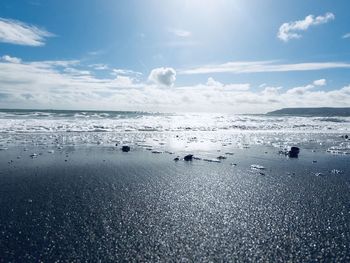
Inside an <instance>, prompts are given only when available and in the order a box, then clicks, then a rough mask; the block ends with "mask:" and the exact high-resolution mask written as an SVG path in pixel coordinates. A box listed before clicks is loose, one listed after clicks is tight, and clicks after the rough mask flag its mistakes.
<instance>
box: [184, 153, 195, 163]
mask: <svg viewBox="0 0 350 263" xmlns="http://www.w3.org/2000/svg"><path fill="white" fill-rule="evenodd" d="M192 159H193V154H188V155H186V156H185V157H184V160H185V161H187V162H188V161H192Z"/></svg>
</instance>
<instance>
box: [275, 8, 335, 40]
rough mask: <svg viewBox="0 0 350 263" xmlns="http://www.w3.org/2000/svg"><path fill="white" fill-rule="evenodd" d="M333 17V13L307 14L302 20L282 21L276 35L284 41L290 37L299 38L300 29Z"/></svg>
mask: <svg viewBox="0 0 350 263" xmlns="http://www.w3.org/2000/svg"><path fill="white" fill-rule="evenodd" d="M334 19H335V15H334V14H333V13H326V14H325V15H324V16H317V17H315V16H313V15H308V16H307V17H305V19H304V20H298V21H294V22H289V23H284V24H282V25H281V26H280V28H279V31H278V34H277V37H278V38H279V39H281V40H283V41H285V42H288V41H289V40H291V39H297V38H301V34H300V33H299V32H300V31H306V30H307V29H308V28H309V27H310V26H317V25H321V24H325V23H328V22H329V21H332V20H334Z"/></svg>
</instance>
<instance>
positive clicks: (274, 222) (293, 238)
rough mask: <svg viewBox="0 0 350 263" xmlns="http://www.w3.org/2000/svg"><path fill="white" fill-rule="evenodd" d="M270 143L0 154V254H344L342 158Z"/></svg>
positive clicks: (164, 257)
mask: <svg viewBox="0 0 350 263" xmlns="http://www.w3.org/2000/svg"><path fill="white" fill-rule="evenodd" d="M265 151H268V153H267V154H266V153H265ZM33 152H36V153H40V152H42V153H43V154H42V155H39V156H38V157H36V158H33V159H32V158H30V157H29V155H30V154H31V153H33ZM277 152H278V151H277V150H276V149H275V148H263V147H257V148H251V149H241V150H236V151H235V154H234V155H233V156H227V157H228V158H227V159H226V160H223V161H222V162H221V163H208V162H204V161H199V160H194V161H193V162H184V161H179V162H174V161H173V158H174V157H175V156H174V155H169V154H152V153H150V152H148V151H145V150H140V149H139V150H133V151H131V152H129V153H122V152H121V151H120V149H119V148H116V147H98V146H94V147H77V148H73V147H65V148H63V149H62V150H56V151H55V153H53V154H50V153H48V152H47V150H40V149H31V148H28V151H23V147H13V148H10V149H8V150H4V151H0V168H1V169H0V207H1V213H0V252H1V253H0V257H1V262H9V261H12V262H39V261H45V262H53V261H58V260H61V261H67V262H74V261H89V262H96V261H99V260H100V261H102V262H108V261H109V262H116V261H162V262H164V261H194V262H205V261H231V262H232V261H239V262H244V261H254V262H256V261H261V262H267V261H270V262H286V261H292V262H312V261H328V262H335V261H343V262H346V261H347V262H349V261H350V174H349V160H350V157H349V156H339V155H330V154H327V153H324V152H315V153H313V152H311V151H308V150H303V149H302V152H301V155H300V158H299V159H288V158H286V157H285V156H280V155H278V154H277ZM221 154H222V153H218V155H221ZM17 156H21V158H20V159H17ZM67 156H68V157H67ZM11 160H13V162H11ZM65 160H67V161H65ZM313 160H317V163H313V162H312V161H313ZM231 163H237V166H232V165H230V164H231ZM251 164H259V165H263V166H265V167H266V170H264V171H260V172H262V173H264V174H265V175H262V174H260V172H259V171H252V170H251V169H250V165H251ZM332 169H339V170H342V171H344V173H341V174H332V173H330V170H332ZM319 172H320V173H323V174H324V176H316V175H315V173H319ZM293 173H295V174H293Z"/></svg>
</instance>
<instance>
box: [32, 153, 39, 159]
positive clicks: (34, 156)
mask: <svg viewBox="0 0 350 263" xmlns="http://www.w3.org/2000/svg"><path fill="white" fill-rule="evenodd" d="M30 157H31V158H36V157H38V154H36V153H32V154H31V155H30Z"/></svg>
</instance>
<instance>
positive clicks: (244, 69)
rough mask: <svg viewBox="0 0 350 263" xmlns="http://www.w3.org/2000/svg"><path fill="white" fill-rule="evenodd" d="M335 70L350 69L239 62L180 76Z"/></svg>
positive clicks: (319, 64)
mask: <svg viewBox="0 0 350 263" xmlns="http://www.w3.org/2000/svg"><path fill="white" fill-rule="evenodd" d="M335 68H350V63H345V62H307V63H295V64H279V63H276V62H275V61H237V62H228V63H223V64H217V65H204V66H200V67H197V68H190V69H184V70H180V71H179V74H187V75H189V74H210V73H236V74H241V73H260V72H288V71H310V70H324V69H335Z"/></svg>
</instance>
